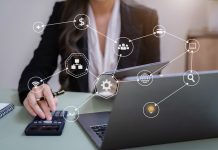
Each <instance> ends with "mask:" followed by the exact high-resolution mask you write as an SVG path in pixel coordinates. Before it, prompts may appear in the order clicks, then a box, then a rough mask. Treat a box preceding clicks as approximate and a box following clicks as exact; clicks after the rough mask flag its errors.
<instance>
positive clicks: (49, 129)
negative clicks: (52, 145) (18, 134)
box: [29, 125, 59, 132]
mask: <svg viewBox="0 0 218 150" xmlns="http://www.w3.org/2000/svg"><path fill="white" fill-rule="evenodd" d="M29 130H30V131H43V132H45V131H47V132H57V131H58V130H59V126H54V125H52V126H49V125H47V126H44V125H43V126H39V125H37V126H36V125H33V126H31V127H30V128H29Z"/></svg>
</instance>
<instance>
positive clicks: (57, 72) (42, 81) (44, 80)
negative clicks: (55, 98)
mask: <svg viewBox="0 0 218 150" xmlns="http://www.w3.org/2000/svg"><path fill="white" fill-rule="evenodd" d="M67 69H68V68H65V69H64V70H61V71H59V72H56V73H54V74H53V75H51V76H48V77H46V78H44V79H41V80H40V82H43V81H45V80H46V79H48V78H51V77H53V76H55V75H58V74H60V73H61V72H64V71H66V70H67Z"/></svg>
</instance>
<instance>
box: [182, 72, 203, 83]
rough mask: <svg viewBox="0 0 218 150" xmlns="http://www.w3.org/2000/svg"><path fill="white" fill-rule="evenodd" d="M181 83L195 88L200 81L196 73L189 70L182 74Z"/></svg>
mask: <svg viewBox="0 0 218 150" xmlns="http://www.w3.org/2000/svg"><path fill="white" fill-rule="evenodd" d="M183 81H184V83H185V84H186V85H187V86H196V85H197V84H198V83H199V81H200V76H199V74H198V72H197V71H194V70H189V71H187V72H185V73H184V74H183Z"/></svg>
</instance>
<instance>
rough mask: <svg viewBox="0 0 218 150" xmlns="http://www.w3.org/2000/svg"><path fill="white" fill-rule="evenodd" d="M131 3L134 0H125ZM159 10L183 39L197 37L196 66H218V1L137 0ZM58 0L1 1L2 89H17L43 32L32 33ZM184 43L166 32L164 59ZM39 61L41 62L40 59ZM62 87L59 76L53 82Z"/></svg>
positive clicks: (172, 68)
mask: <svg viewBox="0 0 218 150" xmlns="http://www.w3.org/2000/svg"><path fill="white" fill-rule="evenodd" d="M124 1H125V2H127V3H131V2H132V1H131V0H129V1H128V0H124ZM136 1H137V2H138V3H140V4H142V5H146V6H148V7H152V8H154V9H156V10H157V11H158V14H159V24H161V25H163V26H165V28H166V30H167V32H169V33H171V34H174V35H176V36H178V37H180V38H182V39H185V40H187V39H191V38H194V39H197V40H198V41H199V42H200V45H201V48H200V51H199V52H198V53H196V54H194V61H193V66H194V67H193V69H195V70H198V71H199V70H214V69H218V0H136ZM55 2H56V1H55V0H46V1H45V0H37V1H36V0H19V1H17V0H1V1H0V77H1V78H0V88H1V89H2V88H4V89H17V86H18V81H19V78H20V75H21V72H22V71H23V69H24V67H25V66H26V65H27V64H28V63H29V61H30V59H31V58H32V56H33V51H34V50H35V48H37V46H38V44H39V41H40V34H36V33H35V32H33V29H32V26H33V23H34V22H36V21H42V22H44V23H46V22H47V21H48V18H49V16H50V15H51V13H52V9H53V6H54V3H55ZM184 51H185V43H184V42H183V41H181V40H178V39H176V38H173V37H171V36H168V35H166V36H165V37H163V38H161V60H162V61H170V60H173V59H174V58H176V57H177V56H179V55H180V54H182V53H184ZM39 63H40V62H39ZM189 66H190V61H189V56H188V54H187V55H184V56H183V57H181V58H179V59H177V60H176V61H175V62H173V63H171V64H170V65H169V66H168V67H167V68H166V69H165V70H164V72H163V73H164V74H168V73H177V72H184V71H185V70H188V69H190V68H189ZM50 85H51V86H52V88H53V89H58V88H59V83H58V76H54V77H53V78H52V80H51V81H50Z"/></svg>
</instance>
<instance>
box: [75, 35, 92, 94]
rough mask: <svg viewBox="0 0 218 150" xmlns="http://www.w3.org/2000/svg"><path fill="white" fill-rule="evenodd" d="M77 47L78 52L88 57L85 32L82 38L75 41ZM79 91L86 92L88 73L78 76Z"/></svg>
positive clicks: (87, 89)
mask: <svg viewBox="0 0 218 150" xmlns="http://www.w3.org/2000/svg"><path fill="white" fill-rule="evenodd" d="M77 47H78V49H79V51H80V53H83V54H84V55H85V56H86V58H87V59H89V58H88V56H89V55H88V36H87V32H85V33H84V35H83V36H82V38H81V39H80V40H79V41H78V43H77ZM77 84H78V86H79V88H80V91H81V92H88V91H89V88H88V74H86V75H84V76H82V77H80V78H79V80H78V82H77Z"/></svg>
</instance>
